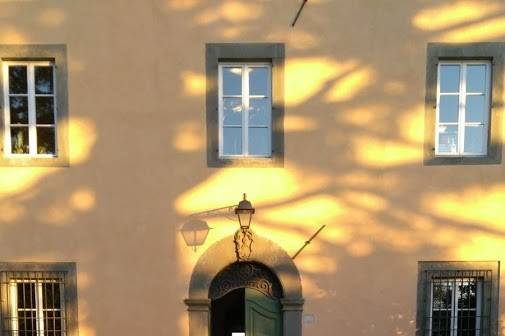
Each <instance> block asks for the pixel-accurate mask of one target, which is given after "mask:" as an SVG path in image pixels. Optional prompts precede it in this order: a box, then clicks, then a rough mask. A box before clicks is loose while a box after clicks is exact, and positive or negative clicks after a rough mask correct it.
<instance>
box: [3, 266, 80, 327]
mask: <svg viewBox="0 0 505 336" xmlns="http://www.w3.org/2000/svg"><path fill="white" fill-rule="evenodd" d="M16 271H17V272H62V273H65V280H64V281H65V319H66V324H67V333H66V336H78V335H79V328H78V318H77V310H78V307H77V268H76V263H75V262H47V263H46V262H0V272H16ZM3 309H6V307H2V308H1V315H2V316H5V315H6V314H8V312H6V311H5V310H3ZM0 330H3V326H2V318H0Z"/></svg>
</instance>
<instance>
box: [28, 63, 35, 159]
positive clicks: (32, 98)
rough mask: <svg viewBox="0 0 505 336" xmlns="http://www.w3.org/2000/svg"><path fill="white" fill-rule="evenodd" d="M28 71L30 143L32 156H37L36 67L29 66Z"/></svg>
mask: <svg viewBox="0 0 505 336" xmlns="http://www.w3.org/2000/svg"><path fill="white" fill-rule="evenodd" d="M27 70H28V143H29V146H30V149H29V153H30V155H36V154H37V128H36V115H35V66H34V65H33V64H28V65H27Z"/></svg>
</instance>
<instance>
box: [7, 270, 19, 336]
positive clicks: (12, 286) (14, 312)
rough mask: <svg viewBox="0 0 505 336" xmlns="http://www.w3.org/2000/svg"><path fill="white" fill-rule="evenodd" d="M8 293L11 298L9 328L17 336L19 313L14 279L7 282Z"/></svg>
mask: <svg viewBox="0 0 505 336" xmlns="http://www.w3.org/2000/svg"><path fill="white" fill-rule="evenodd" d="M9 286H10V288H9V294H10V299H11V314H12V316H11V321H10V322H11V326H10V327H11V329H12V330H13V331H14V332H13V335H14V336H17V335H18V332H19V314H18V287H17V283H16V282H15V281H12V280H11V281H10V283H9Z"/></svg>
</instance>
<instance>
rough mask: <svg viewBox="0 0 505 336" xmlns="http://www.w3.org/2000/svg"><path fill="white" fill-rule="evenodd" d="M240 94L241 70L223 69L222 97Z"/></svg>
mask: <svg viewBox="0 0 505 336" xmlns="http://www.w3.org/2000/svg"><path fill="white" fill-rule="evenodd" d="M241 94H242V68H223V95H225V96H228V95H239V96H240V95H241Z"/></svg>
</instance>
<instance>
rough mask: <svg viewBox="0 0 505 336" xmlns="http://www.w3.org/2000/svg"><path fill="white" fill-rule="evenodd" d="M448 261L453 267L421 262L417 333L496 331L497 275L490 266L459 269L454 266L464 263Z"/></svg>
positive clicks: (468, 335)
mask: <svg viewBox="0 0 505 336" xmlns="http://www.w3.org/2000/svg"><path fill="white" fill-rule="evenodd" d="M437 264H438V265H437ZM450 264H451V266H453V267H449V268H448V269H446V270H444V269H441V267H442V265H443V263H432V264H430V263H425V264H424V265H420V266H421V267H422V268H424V270H423V271H422V272H420V274H419V277H420V279H419V280H420V281H419V286H421V287H420V289H418V290H419V291H420V293H419V294H420V296H419V299H420V300H421V305H422V306H421V307H419V306H418V310H419V309H420V310H421V312H419V311H418V326H420V327H421V328H420V330H419V329H418V335H422V336H490V335H495V333H494V331H493V330H494V328H493V323H492V320H493V319H494V315H495V314H496V311H495V310H496V307H494V302H497V298H496V297H494V296H497V293H495V291H496V288H497V287H496V281H497V277H498V275H497V274H493V270H491V269H474V270H470V269H464V267H463V269H462V270H458V269H454V268H456V266H463V265H457V264H458V263H450ZM463 264H466V263H463ZM433 266H435V267H433ZM495 273H497V270H496V271H495ZM495 287H496V288H495ZM419 314H421V316H420V315H419Z"/></svg>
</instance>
